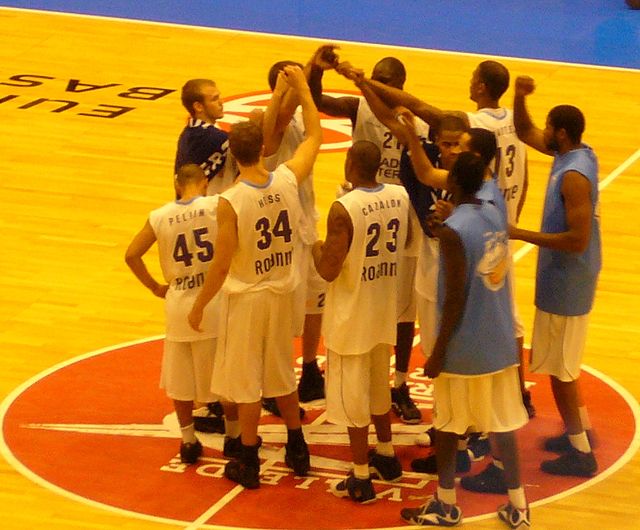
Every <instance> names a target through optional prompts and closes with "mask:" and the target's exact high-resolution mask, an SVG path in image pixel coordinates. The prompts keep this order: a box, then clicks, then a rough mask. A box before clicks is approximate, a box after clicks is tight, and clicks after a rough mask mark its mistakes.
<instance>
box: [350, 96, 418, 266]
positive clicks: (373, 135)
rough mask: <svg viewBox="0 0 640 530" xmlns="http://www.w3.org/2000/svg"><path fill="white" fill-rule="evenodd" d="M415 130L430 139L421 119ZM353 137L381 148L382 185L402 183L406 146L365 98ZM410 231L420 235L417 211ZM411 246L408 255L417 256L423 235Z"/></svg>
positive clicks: (361, 100)
mask: <svg viewBox="0 0 640 530" xmlns="http://www.w3.org/2000/svg"><path fill="white" fill-rule="evenodd" d="M415 124H416V133H417V134H418V136H419V137H420V140H422V141H424V142H426V141H427V140H428V138H429V125H428V124H427V123H426V122H424V121H422V120H421V119H419V118H416V120H415ZM352 139H353V141H354V142H356V141H359V140H368V141H369V142H372V143H374V144H376V145H377V146H378V148H379V149H380V154H381V155H382V156H381V158H380V167H379V168H378V175H377V176H376V180H377V181H378V182H380V183H382V184H400V183H401V182H400V176H399V173H400V162H401V159H402V151H403V146H402V144H401V143H400V142H399V141H398V139H397V138H396V137H395V136H393V135H392V134H391V131H390V130H389V129H388V128H387V127H386V126H385V125H383V124H382V123H381V122H380V120H378V118H376V117H375V115H374V114H373V112H372V111H371V107H369V104H368V103H367V100H366V99H364V98H361V99H360V104H359V105H358V113H357V115H356V123H355V125H354V127H353V133H352ZM410 215H411V232H412V233H413V234H418V233H419V232H418V231H419V230H420V225H419V222H418V217H417V215H416V213H415V211H411V213H410ZM411 241H412V242H411V245H410V248H408V249H407V250H406V254H407V255H409V256H417V255H418V252H419V248H420V238H419V237H414V238H413V239H412V240H411Z"/></svg>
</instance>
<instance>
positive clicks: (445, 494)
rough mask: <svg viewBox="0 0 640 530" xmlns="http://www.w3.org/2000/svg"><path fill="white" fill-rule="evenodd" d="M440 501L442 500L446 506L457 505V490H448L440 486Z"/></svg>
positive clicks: (438, 494)
mask: <svg viewBox="0 0 640 530" xmlns="http://www.w3.org/2000/svg"><path fill="white" fill-rule="evenodd" d="M437 492H438V493H437V496H438V499H440V500H441V501H442V502H444V503H445V504H455V503H456V490H455V488H451V489H446V488H441V487H440V486H438V490H437Z"/></svg>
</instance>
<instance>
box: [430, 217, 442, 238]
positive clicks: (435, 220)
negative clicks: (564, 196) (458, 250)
mask: <svg viewBox="0 0 640 530" xmlns="http://www.w3.org/2000/svg"><path fill="white" fill-rule="evenodd" d="M427 226H428V227H429V230H431V233H432V234H433V237H438V233H439V232H440V230H442V219H441V218H440V216H439V215H438V214H437V213H436V212H433V213H431V214H429V215H428V216H427Z"/></svg>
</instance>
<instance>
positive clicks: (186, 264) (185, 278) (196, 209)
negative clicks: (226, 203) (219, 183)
mask: <svg viewBox="0 0 640 530" xmlns="http://www.w3.org/2000/svg"><path fill="white" fill-rule="evenodd" d="M217 210H218V197H217V196H212V197H196V198H195V199H192V200H191V201H188V202H180V201H175V202H170V203H168V204H165V205H164V206H162V207H161V208H158V209H156V210H153V211H152V212H151V213H150V214H149V224H150V225H151V228H152V229H153V231H154V233H155V235H156V239H157V241H158V254H159V258H160V268H161V269H162V275H163V276H164V279H165V281H166V282H167V283H168V284H169V290H168V291H167V296H166V300H165V312H166V325H167V333H166V335H167V340H171V341H178V342H189V341H193V340H202V339H207V338H212V337H216V336H217V331H218V320H219V318H218V315H219V296H216V297H215V298H214V299H213V300H212V301H211V303H209V304H208V305H207V307H206V308H205V312H204V316H203V319H202V329H203V330H204V332H203V333H199V332H197V331H194V330H193V329H191V327H190V326H189V322H188V321H187V315H188V314H189V311H191V307H192V306H193V302H194V300H195V299H196V296H197V295H198V293H199V291H200V289H201V288H202V285H203V284H204V279H205V277H206V274H207V270H208V268H209V264H210V262H211V260H212V259H213V254H214V244H215V241H216V236H217V223H216V213H217Z"/></svg>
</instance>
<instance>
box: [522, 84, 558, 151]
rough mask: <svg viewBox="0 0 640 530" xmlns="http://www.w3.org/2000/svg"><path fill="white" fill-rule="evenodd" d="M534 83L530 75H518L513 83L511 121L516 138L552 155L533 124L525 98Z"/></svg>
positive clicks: (532, 89)
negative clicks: (513, 93) (514, 127)
mask: <svg viewBox="0 0 640 530" xmlns="http://www.w3.org/2000/svg"><path fill="white" fill-rule="evenodd" d="M534 90H535V83H534V81H533V79H532V78H531V77H528V76H519V77H517V78H516V83H515V96H514V97H513V122H514V124H515V126H516V134H517V135H518V138H520V140H522V141H523V142H524V143H525V144H527V145H528V146H530V147H533V148H534V149H536V150H537V151H540V152H541V153H544V154H545V155H553V151H551V150H550V149H549V148H547V146H546V144H545V141H544V133H543V131H542V129H539V128H538V127H536V126H535V125H534V124H533V121H532V119H531V116H530V115H529V110H528V109H527V105H526V103H525V98H526V97H527V96H528V95H529V94H533V91H534Z"/></svg>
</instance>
